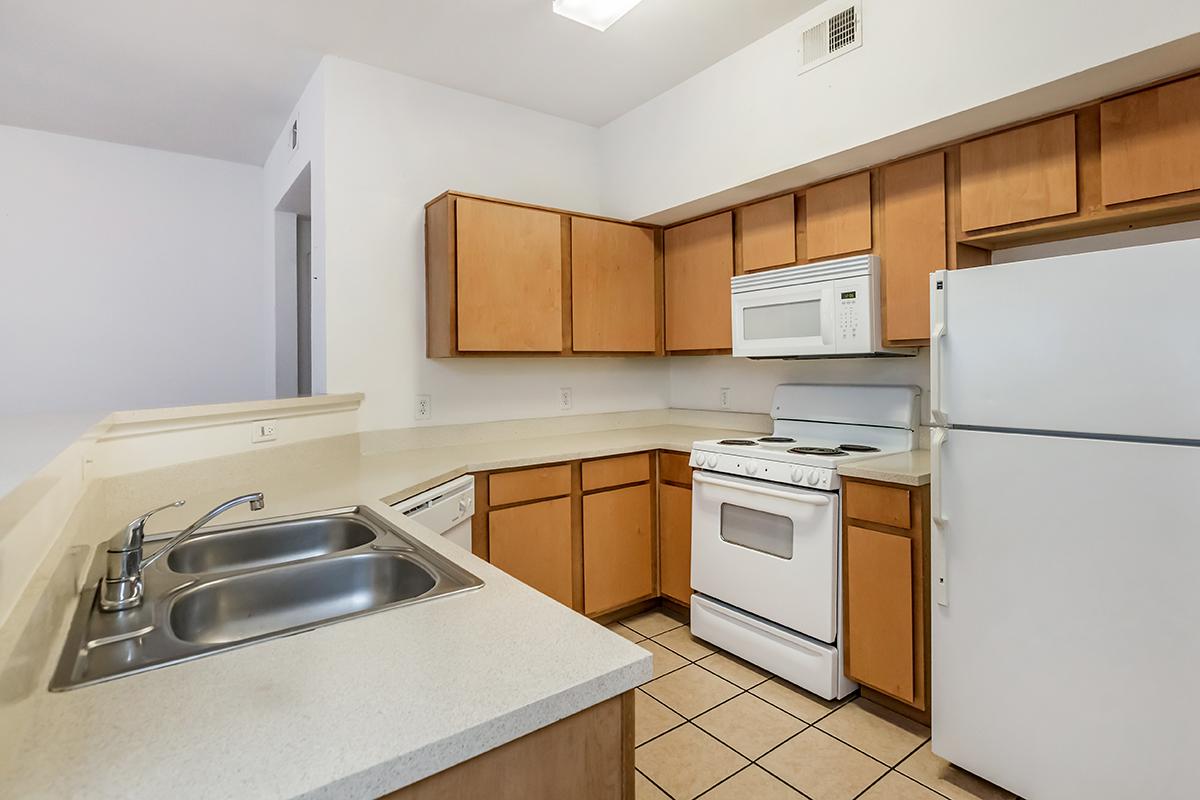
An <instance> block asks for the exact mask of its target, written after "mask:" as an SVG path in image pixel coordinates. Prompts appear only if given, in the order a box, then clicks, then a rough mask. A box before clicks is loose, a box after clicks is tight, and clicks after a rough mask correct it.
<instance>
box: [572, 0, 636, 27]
mask: <svg viewBox="0 0 1200 800" xmlns="http://www.w3.org/2000/svg"><path fill="white" fill-rule="evenodd" d="M641 1H642V0H554V13H555V14H558V15H559V16H563V17H566V18H567V19H572V20H575V21H576V22H580V23H583V24H584V25H587V26H588V27H589V28H595V29H596V30H598V31H604V30H608V26H609V25H612V24H613V23H614V22H616V21H617V20H619V19H620V18H621V17H623V16H625V15H626V14H628V13H629V10H630V9H631V8H633V7H634V6H636V5H637V4H638V3H640V2H641Z"/></svg>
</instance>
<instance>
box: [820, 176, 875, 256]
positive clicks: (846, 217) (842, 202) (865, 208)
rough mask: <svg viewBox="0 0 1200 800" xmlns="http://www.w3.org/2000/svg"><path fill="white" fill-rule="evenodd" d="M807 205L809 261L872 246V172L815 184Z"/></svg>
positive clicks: (867, 248)
mask: <svg viewBox="0 0 1200 800" xmlns="http://www.w3.org/2000/svg"><path fill="white" fill-rule="evenodd" d="M805 208H806V211H805V213H806V215H807V220H806V228H805V233H806V236H807V240H808V253H807V254H806V255H807V258H808V260H809V261H813V260H815V259H818V258H828V257H830V256H837V255H842V254H844V253H855V252H858V251H860V250H870V249H871V173H869V172H860V173H858V174H857V175H850V176H847V177H845V178H841V179H839V180H836V181H831V182H829V183H823V184H821V185H820V186H813V187H812V188H811V189H809V190H808V191H807V192H806V193H805Z"/></svg>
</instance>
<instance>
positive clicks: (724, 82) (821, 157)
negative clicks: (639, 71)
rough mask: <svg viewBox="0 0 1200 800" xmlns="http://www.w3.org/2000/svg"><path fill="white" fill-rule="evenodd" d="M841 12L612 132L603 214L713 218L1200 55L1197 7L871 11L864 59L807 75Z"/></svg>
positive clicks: (964, 6)
mask: <svg viewBox="0 0 1200 800" xmlns="http://www.w3.org/2000/svg"><path fill="white" fill-rule="evenodd" d="M829 11H830V8H829V6H828V5H825V6H823V7H820V8H817V9H814V10H813V12H810V13H809V14H805V15H803V16H801V17H799V18H798V19H797V20H795V21H793V22H791V23H789V24H787V25H784V26H783V27H781V28H779V29H778V30H776V31H774V32H772V33H770V34H768V35H767V36H765V37H763V38H762V39H760V40H759V41H757V42H755V43H753V44H751V45H749V46H747V47H745V48H743V49H742V50H741V51H739V52H737V53H735V54H733V55H731V56H729V57H727V58H725V59H724V60H722V61H720V62H718V63H717V64H714V65H713V66H712V67H710V68H709V69H707V70H705V71H704V72H701V73H699V74H698V75H696V76H694V77H692V78H690V79H689V80H687V81H685V82H684V83H682V84H680V85H679V86H676V87H675V88H673V89H670V90H669V91H667V92H664V93H663V94H661V95H659V96H658V97H656V98H654V99H653V100H650V101H648V102H646V103H645V104H643V105H642V106H640V107H639V108H637V109H634V110H633V111H631V112H629V113H628V114H625V115H624V116H622V117H620V118H619V119H617V120H615V121H613V122H611V123H609V124H608V125H606V126H605V127H604V128H603V129H602V132H601V145H602V152H603V161H604V167H605V169H604V180H605V187H604V194H605V196H604V201H605V202H604V207H605V212H606V213H609V214H612V215H614V216H620V217H627V218H634V219H637V218H647V219H650V220H653V221H672V220H674V219H679V218H681V217H683V216H687V215H689V214H700V213H703V212H705V211H708V210H711V209H714V208H717V207H719V206H721V205H728V204H731V203H735V202H739V201H741V200H746V199H752V198H753V197H755V196H760V195H763V194H766V193H768V192H770V191H775V190H781V189H786V188H790V187H793V186H800V185H803V184H805V183H808V182H811V181H814V180H820V179H821V178H824V177H827V176H830V175H833V174H837V173H841V172H847V171H851V170H854V169H858V168H861V167H863V166H866V165H869V164H872V163H877V162H879V161H884V160H888V159H891V158H895V157H898V156H901V155H905V154H907V153H912V152H916V151H918V150H920V149H923V148H927V147H933V146H936V145H938V144H940V143H942V142H945V141H948V140H951V139H954V138H958V137H962V136H966V135H970V134H971V133H974V132H977V131H980V130H985V129H987V128H990V127H995V126H998V125H1001V124H1005V123H1008V122H1012V121H1015V120H1019V119H1022V118H1026V117H1029V116H1033V115H1036V114H1039V113H1045V112H1048V111H1051V110H1054V109H1057V108H1061V107H1064V106H1067V105H1071V104H1073V103H1078V102H1085V101H1087V100H1089V99H1092V98H1094V97H1097V96H1100V95H1102V94H1104V93H1106V92H1112V91H1115V90H1119V89H1121V88H1126V87H1129V86H1133V85H1136V84H1139V83H1142V82H1146V81H1148V80H1151V79H1153V78H1156V77H1160V76H1163V75H1168V74H1172V73H1174V72H1179V71H1183V70H1186V69H1191V68H1194V67H1195V66H1197V55H1196V54H1197V52H1200V35H1197V31H1200V3H1196V2H1181V0H1144V2H1141V3H1139V4H1137V5H1136V6H1131V5H1129V4H1128V3H1118V2H1116V0H1102V1H1101V2H1097V0H1056V2H1044V0H1010V2H1003V3H994V2H992V3H984V2H974V1H967V2H964V0H906V1H905V2H896V0H863V19H864V32H863V42H864V43H863V46H862V47H861V48H859V49H857V50H854V51H852V52H850V53H847V54H846V55H844V56H841V57H840V58H837V59H835V60H833V61H831V62H829V63H827V64H825V65H823V66H821V67H818V68H817V69H815V70H813V71H811V72H808V73H806V74H804V75H797V67H798V62H797V58H798V57H797V48H798V45H799V37H800V32H801V31H803V30H804V29H805V28H807V27H809V26H810V25H812V24H813V23H814V22H816V21H818V20H819V19H823V18H824V17H825V16H827V15H828V13H829ZM1181 37H1187V38H1181ZM1164 43H1172V44H1170V45H1166V46H1161V47H1160V45H1164ZM1141 51H1148V52H1144V53H1143V52H1141ZM1131 54H1139V55H1136V56H1132V57H1131ZM1119 59H1124V61H1122V62H1121V63H1112V62H1115V61H1117V60H1119ZM1101 65H1107V66H1104V67H1102V66H1101ZM735 187H740V188H735ZM731 190H732V191H731ZM672 210H673V211H672ZM662 212H670V213H662Z"/></svg>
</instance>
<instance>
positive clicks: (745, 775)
mask: <svg viewBox="0 0 1200 800" xmlns="http://www.w3.org/2000/svg"><path fill="white" fill-rule="evenodd" d="M701 800H804V795H802V794H800V793H799V792H797V791H796V790H795V789H793V788H792V787H790V786H788V785H787V784H786V783H784V782H783V781H781V780H779V779H778V778H776V777H774V776H773V775H771V774H770V773H768V772H767V771H766V770H764V769H762V768H760V767H756V766H754V765H753V764H751V765H750V766H748V767H746V768H745V769H744V770H742V771H741V772H739V773H737V774H736V775H734V776H733V777H732V778H730V779H729V780H727V781H724V782H722V783H718V784H717V785H716V786H714V787H713V788H712V789H709V790H708V791H707V792H705V793H704V794H703V795H702V796H701Z"/></svg>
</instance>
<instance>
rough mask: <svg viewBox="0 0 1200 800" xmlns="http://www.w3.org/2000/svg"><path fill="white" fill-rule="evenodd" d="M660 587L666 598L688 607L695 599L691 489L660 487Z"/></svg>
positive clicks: (665, 485)
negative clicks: (693, 587) (692, 599)
mask: <svg viewBox="0 0 1200 800" xmlns="http://www.w3.org/2000/svg"><path fill="white" fill-rule="evenodd" d="M658 584H659V591H660V592H662V595H663V597H669V598H670V599H672V600H674V601H676V602H679V603H683V604H685V605H686V604H688V603H690V602H691V598H692V490H691V489H688V488H687V487H685V486H675V485H673V484H669V483H662V484H660V485H659V487H658Z"/></svg>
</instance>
